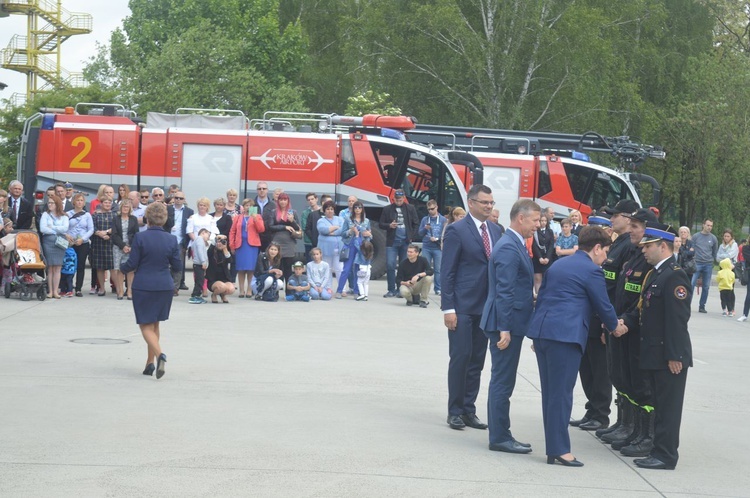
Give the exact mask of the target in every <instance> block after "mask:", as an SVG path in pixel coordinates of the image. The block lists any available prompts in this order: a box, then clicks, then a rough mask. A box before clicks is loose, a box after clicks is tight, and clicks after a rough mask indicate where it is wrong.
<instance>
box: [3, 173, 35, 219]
mask: <svg viewBox="0 0 750 498" xmlns="http://www.w3.org/2000/svg"><path fill="white" fill-rule="evenodd" d="M8 191H9V192H8V193H9V194H10V197H9V198H8V209H9V214H8V216H9V217H10V219H11V220H13V230H28V229H30V228H31V222H32V221H33V220H34V205H33V204H32V203H31V202H30V201H29V200H28V199H26V198H25V197H23V184H22V183H21V182H19V181H18V180H13V181H12V182H10V185H8Z"/></svg>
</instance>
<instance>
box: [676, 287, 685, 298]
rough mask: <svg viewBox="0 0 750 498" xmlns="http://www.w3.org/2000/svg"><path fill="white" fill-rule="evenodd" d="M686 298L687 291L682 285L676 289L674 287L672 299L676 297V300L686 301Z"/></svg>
mask: <svg viewBox="0 0 750 498" xmlns="http://www.w3.org/2000/svg"><path fill="white" fill-rule="evenodd" d="M687 296H688V291H687V289H686V288H685V286H684V285H678V286H677V287H675V289H674V297H676V298H677V299H686V298H687Z"/></svg>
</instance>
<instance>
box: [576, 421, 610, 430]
mask: <svg viewBox="0 0 750 498" xmlns="http://www.w3.org/2000/svg"><path fill="white" fill-rule="evenodd" d="M607 425H609V424H606V425H605V424H603V423H601V422H599V421H598V420H589V421H588V422H586V423H583V424H581V425H579V426H578V428H579V429H582V430H584V431H598V430H599V429H602V428H604V427H607Z"/></svg>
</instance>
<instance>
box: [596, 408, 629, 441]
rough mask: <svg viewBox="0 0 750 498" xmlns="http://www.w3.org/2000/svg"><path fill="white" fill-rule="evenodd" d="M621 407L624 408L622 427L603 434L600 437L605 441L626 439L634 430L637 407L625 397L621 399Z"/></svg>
mask: <svg viewBox="0 0 750 498" xmlns="http://www.w3.org/2000/svg"><path fill="white" fill-rule="evenodd" d="M620 409H621V410H622V421H621V423H620V427H618V428H617V429H615V430H613V431H612V432H608V433H607V434H604V435H602V436H601V438H600V439H601V440H602V442H603V443H606V444H612V443H613V442H614V441H619V440H621V439H625V438H626V437H628V436H629V435H630V433H631V432H633V416H634V413H635V412H634V409H635V407H634V406H633V404H632V403H631V402H630V401H628V400H626V399H624V398H623V399H621V400H620Z"/></svg>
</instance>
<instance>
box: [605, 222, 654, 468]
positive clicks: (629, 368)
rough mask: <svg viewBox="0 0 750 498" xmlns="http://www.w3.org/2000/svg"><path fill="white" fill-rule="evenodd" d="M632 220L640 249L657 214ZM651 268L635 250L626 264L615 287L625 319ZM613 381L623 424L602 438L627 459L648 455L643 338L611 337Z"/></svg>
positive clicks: (634, 242)
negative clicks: (642, 366) (648, 225)
mask: <svg viewBox="0 0 750 498" xmlns="http://www.w3.org/2000/svg"><path fill="white" fill-rule="evenodd" d="M628 217H629V218H630V242H631V245H632V246H633V247H637V245H638V244H639V243H640V241H641V240H642V239H643V235H644V233H645V231H646V223H647V222H651V223H654V222H656V221H657V220H656V215H654V213H653V212H651V211H650V210H648V209H644V208H641V209H638V210H637V211H635V212H634V213H632V214H630V215H628ZM649 270H651V265H650V264H649V263H648V261H646V258H645V257H644V256H643V254H642V253H641V252H640V251H638V250H635V249H634V252H633V255H632V256H631V258H630V259H629V260H628V261H627V262H626V263H625V264H624V265H623V267H622V270H621V272H620V275H619V276H618V280H617V287H616V288H615V311H616V312H617V314H618V316H620V317H622V316H623V315H626V314H627V313H631V312H633V310H636V309H637V307H638V302H639V300H640V296H641V286H642V284H643V280H644V279H645V278H646V274H647V273H648V272H649ZM610 339H611V340H610V342H611V344H612V371H613V374H614V375H613V377H612V382H613V384H614V386H615V389H616V390H617V393H618V394H619V395H620V397H621V398H622V403H621V408H622V410H623V415H622V417H623V425H622V426H621V427H620V428H619V429H617V430H615V431H613V432H610V433H609V434H604V435H602V436H601V439H602V441H604V442H605V443H609V444H611V445H612V449H615V450H620V452H621V453H622V454H623V455H625V456H645V455H648V453H649V452H650V451H651V445H652V443H653V440H652V437H653V403H652V399H651V388H650V385H649V383H648V380H647V379H646V376H645V375H644V374H643V372H642V371H641V370H640V365H639V356H640V335H639V334H638V331H637V330H636V331H635V333H633V334H627V335H625V336H623V337H611V338H610Z"/></svg>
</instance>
